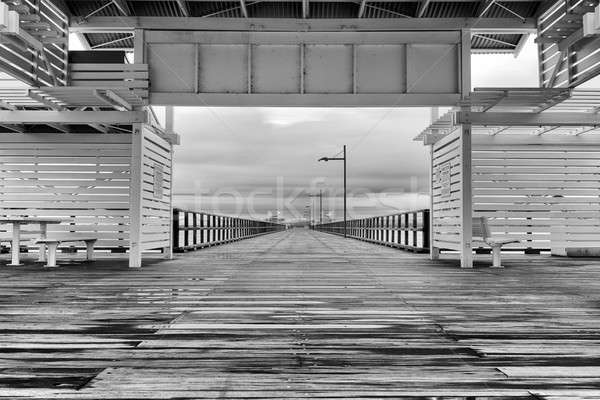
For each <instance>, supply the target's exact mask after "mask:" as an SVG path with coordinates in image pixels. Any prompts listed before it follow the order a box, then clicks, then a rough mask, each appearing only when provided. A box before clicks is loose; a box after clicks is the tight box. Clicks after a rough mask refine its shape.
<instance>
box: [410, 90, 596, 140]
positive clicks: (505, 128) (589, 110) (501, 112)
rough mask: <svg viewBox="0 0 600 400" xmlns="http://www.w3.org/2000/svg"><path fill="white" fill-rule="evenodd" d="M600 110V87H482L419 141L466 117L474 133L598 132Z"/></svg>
mask: <svg viewBox="0 0 600 400" xmlns="http://www.w3.org/2000/svg"><path fill="white" fill-rule="evenodd" d="M598 111H600V90H593V89H590V90H586V89H567V88H552V89H544V88H513V89H509V88H505V89H502V88H481V89H475V91H474V92H472V93H471V95H470V96H469V97H468V98H466V99H465V100H464V101H461V102H460V103H459V107H457V108H456V109H455V110H453V111H450V112H448V113H446V114H444V115H442V116H441V117H440V118H438V119H437V120H436V121H434V122H432V124H431V125H429V126H428V127H427V128H426V129H425V130H423V131H422V132H421V133H420V134H419V135H418V136H417V137H415V140H424V138H425V137H426V136H427V135H444V134H448V133H450V132H453V131H454V130H456V129H458V127H459V125H460V123H461V122H465V119H464V118H465V117H466V116H471V118H472V121H473V123H472V133H473V134H487V135H498V134H502V135H509V134H531V135H544V136H545V135H560V134H567V135H583V134H585V135H588V134H598V133H600V116H599V115H598ZM461 118H463V119H462V120H461Z"/></svg>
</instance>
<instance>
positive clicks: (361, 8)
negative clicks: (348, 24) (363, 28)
mask: <svg viewBox="0 0 600 400" xmlns="http://www.w3.org/2000/svg"><path fill="white" fill-rule="evenodd" d="M366 5H367V0H361V1H360V6H359V7H358V18H362V17H363V15H365V6H366Z"/></svg>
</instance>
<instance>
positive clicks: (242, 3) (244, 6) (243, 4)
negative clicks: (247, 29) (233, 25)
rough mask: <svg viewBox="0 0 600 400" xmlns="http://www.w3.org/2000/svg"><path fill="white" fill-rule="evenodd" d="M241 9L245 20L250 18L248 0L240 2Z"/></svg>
mask: <svg viewBox="0 0 600 400" xmlns="http://www.w3.org/2000/svg"><path fill="white" fill-rule="evenodd" d="M240 9H241V10H242V15H243V16H244V18H248V9H247V8H246V0H240Z"/></svg>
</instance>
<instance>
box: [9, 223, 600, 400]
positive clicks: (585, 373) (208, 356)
mask: <svg viewBox="0 0 600 400" xmlns="http://www.w3.org/2000/svg"><path fill="white" fill-rule="evenodd" d="M488 258H489V256H485V257H482V260H485V261H483V262H482V263H479V264H478V263H476V265H481V266H483V265H487V264H489V259H488ZM504 264H505V265H506V266H507V268H506V269H504V270H491V269H488V268H476V269H474V270H460V269H458V268H457V267H456V262H455V261H449V260H446V261H441V262H435V263H434V262H431V261H429V260H428V259H427V258H426V257H425V256H422V255H415V254H412V253H404V252H401V251H398V250H394V249H389V248H385V247H379V246H375V245H371V244H368V243H363V242H358V241H354V240H344V239H342V238H340V237H337V236H333V235H327V234H323V233H319V232H310V231H304V230H293V231H288V232H281V233H277V234H273V235H268V236H264V237H259V238H256V239H251V240H247V241H242V242H237V243H234V244H231V245H227V246H222V247H216V248H211V249H205V250H202V251H199V252H194V253H187V254H184V255H180V256H178V258H177V259H176V260H173V261H168V262H165V261H158V260H156V261H152V262H151V263H150V265H148V266H146V267H144V268H142V269H141V270H131V269H127V268H126V261H125V260H114V259H105V260H100V261H98V262H96V263H93V264H83V263H77V262H76V263H72V264H70V265H65V266H61V267H60V268H58V269H56V270H43V269H41V268H40V267H39V266H36V265H31V264H30V265H28V266H25V267H19V268H14V267H6V266H2V267H1V268H0V278H1V279H0V398H16V397H19V398H37V399H54V398H57V399H141V398H144V399H159V398H160V399H165V398H173V399H203V398H211V399H212V398H238V399H241V398H255V399H257V398H273V399H282V398H319V399H329V398H331V399H333V398H337V399H340V398H344V399H346V398H370V399H372V398H406V399H408V398H420V399H425V398H431V397H427V396H442V397H440V399H446V398H447V399H450V398H452V399H496V400H499V399H513V400H517V399H519V400H523V399H552V400H557V399H600V290H599V289H600V261H596V260H581V259H580V260H572V259H560V258H550V257H543V256H529V257H527V258H523V256H521V258H511V257H507V258H506V262H505V263H504ZM452 396H454V397H452Z"/></svg>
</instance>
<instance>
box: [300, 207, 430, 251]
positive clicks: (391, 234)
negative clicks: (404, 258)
mask: <svg viewBox="0 0 600 400" xmlns="http://www.w3.org/2000/svg"><path fill="white" fill-rule="evenodd" d="M312 228H313V229H315V230H318V231H322V232H326V233H332V234H334V235H340V236H344V221H335V222H328V223H324V224H316V225H313V226H312ZM429 229H430V226H429V210H416V211H408V212H403V213H399V214H392V215H385V216H380V217H369V218H362V219H353V220H349V221H348V222H347V235H348V237H349V238H353V239H358V240H362V241H365V242H370V243H376V244H380V245H384V246H390V247H397V248H400V249H404V250H410V251H414V252H427V251H429V242H430V237H431V236H430V232H429Z"/></svg>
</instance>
